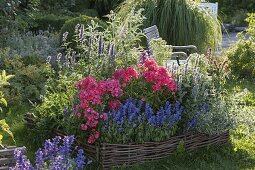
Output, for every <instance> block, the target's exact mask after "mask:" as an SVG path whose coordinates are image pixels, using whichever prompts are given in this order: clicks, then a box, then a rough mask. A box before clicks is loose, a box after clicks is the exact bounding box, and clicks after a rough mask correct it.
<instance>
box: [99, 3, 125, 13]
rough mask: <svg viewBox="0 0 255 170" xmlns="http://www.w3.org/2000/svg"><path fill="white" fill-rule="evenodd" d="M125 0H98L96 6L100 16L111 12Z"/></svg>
mask: <svg viewBox="0 0 255 170" xmlns="http://www.w3.org/2000/svg"><path fill="white" fill-rule="evenodd" d="M123 1H124V0H96V1H95V8H96V10H97V11H98V13H99V15H100V16H104V15H106V14H109V13H110V11H111V10H114V9H115V8H116V7H117V6H118V5H119V4H120V3H122V2H123Z"/></svg>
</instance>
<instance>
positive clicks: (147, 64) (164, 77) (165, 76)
mask: <svg viewBox="0 0 255 170" xmlns="http://www.w3.org/2000/svg"><path fill="white" fill-rule="evenodd" d="M142 66H143V68H144V69H145V70H144V71H143V73H142V76H143V77H144V78H145V80H146V81H147V82H151V83H153V85H152V88H153V90H154V92H156V91H160V90H162V88H163V87H166V88H167V89H168V90H170V91H171V92H172V93H175V92H176V88H177V87H176V83H175V81H174V78H173V77H172V76H170V74H169V73H168V71H167V69H166V68H165V67H162V66H158V65H157V63H156V61H155V60H154V59H153V58H147V59H146V60H145V61H144V63H143V65H142Z"/></svg>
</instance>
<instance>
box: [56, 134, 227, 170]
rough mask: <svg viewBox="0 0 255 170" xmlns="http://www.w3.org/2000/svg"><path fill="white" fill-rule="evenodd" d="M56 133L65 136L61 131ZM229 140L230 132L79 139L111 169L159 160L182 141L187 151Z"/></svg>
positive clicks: (88, 153) (84, 146)
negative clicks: (120, 140) (129, 140)
mask: <svg viewBox="0 0 255 170" xmlns="http://www.w3.org/2000/svg"><path fill="white" fill-rule="evenodd" d="M55 133H56V135H60V136H63V135H64V134H63V133H62V132H61V131H56V132H55ZM228 141H229V132H225V133H222V134H219V135H211V136H210V135H206V134H200V133H199V134H185V135H179V136H174V137H171V138H170V139H169V140H167V141H164V142H145V143H143V144H110V143H103V144H101V145H100V146H95V145H90V144H85V143H82V142H79V141H77V143H78V144H79V146H81V147H82V148H83V149H84V150H85V151H86V155H88V156H89V157H90V158H91V159H93V160H95V161H97V162H99V163H100V164H101V166H102V168H103V169H105V170H107V169H111V167H113V166H121V165H123V164H125V166H131V165H132V164H134V163H137V162H139V163H141V162H145V161H150V160H158V159H161V158H164V157H167V156H169V155H171V154H174V153H175V152H176V148H177V146H178V145H179V143H180V142H183V144H184V147H185V150H186V151H193V150H196V149H199V148H202V147H207V146H209V145H213V144H217V145H222V144H226V143H228Z"/></svg>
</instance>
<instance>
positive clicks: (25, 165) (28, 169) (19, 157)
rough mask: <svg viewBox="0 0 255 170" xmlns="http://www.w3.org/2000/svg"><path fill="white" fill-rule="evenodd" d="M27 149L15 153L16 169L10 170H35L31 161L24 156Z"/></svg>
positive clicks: (23, 148)
mask: <svg viewBox="0 0 255 170" xmlns="http://www.w3.org/2000/svg"><path fill="white" fill-rule="evenodd" d="M25 152H26V148H25V147H22V148H20V149H16V150H15V151H14V158H15V159H16V165H15V167H12V168H10V170H35V168H33V166H32V165H31V163H30V161H29V160H28V159H27V157H26V156H25V155H24V154H25Z"/></svg>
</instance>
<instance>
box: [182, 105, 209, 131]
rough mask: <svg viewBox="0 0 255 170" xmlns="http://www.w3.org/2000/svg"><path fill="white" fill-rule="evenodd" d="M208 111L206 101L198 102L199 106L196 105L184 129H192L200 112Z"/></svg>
mask: <svg viewBox="0 0 255 170" xmlns="http://www.w3.org/2000/svg"><path fill="white" fill-rule="evenodd" d="M209 111H210V109H209V105H208V104H207V103H203V104H200V105H199V106H197V109H196V112H195V115H194V116H193V117H192V119H191V120H190V121H188V123H187V128H186V131H189V130H191V129H194V128H195V127H196V125H197V120H198V117H199V116H200V115H201V114H207V113H208V112H209Z"/></svg>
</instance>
